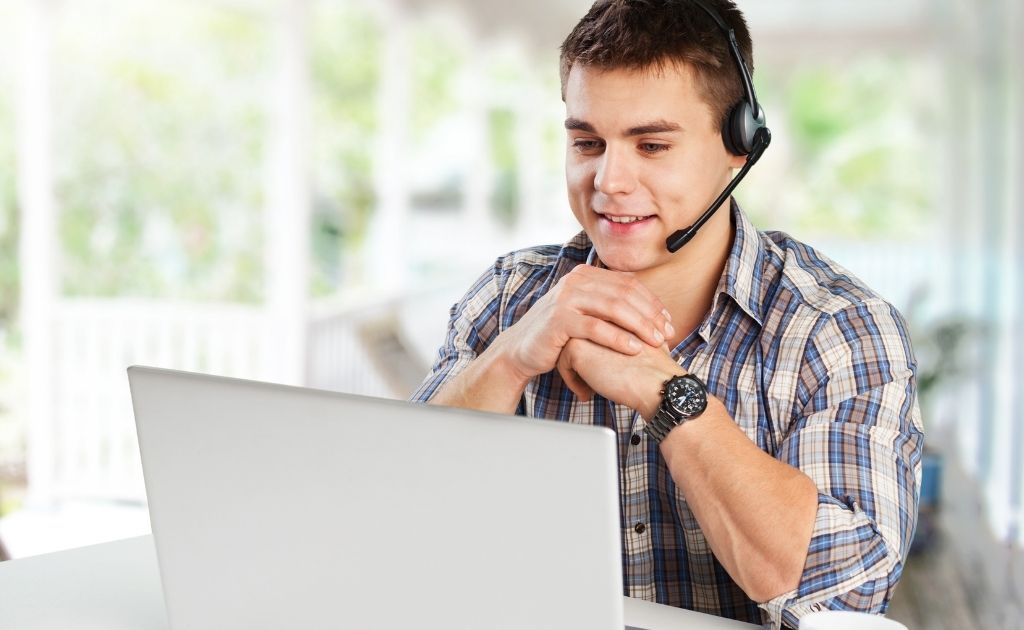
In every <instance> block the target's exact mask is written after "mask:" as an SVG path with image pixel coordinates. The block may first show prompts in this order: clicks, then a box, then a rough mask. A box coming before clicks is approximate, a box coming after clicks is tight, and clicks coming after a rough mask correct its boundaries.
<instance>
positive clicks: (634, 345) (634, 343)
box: [629, 337, 640, 350]
mask: <svg viewBox="0 0 1024 630" xmlns="http://www.w3.org/2000/svg"><path fill="white" fill-rule="evenodd" d="M629 347H630V349H631V350H639V349H640V340H639V339H637V338H636V337H630V338H629Z"/></svg>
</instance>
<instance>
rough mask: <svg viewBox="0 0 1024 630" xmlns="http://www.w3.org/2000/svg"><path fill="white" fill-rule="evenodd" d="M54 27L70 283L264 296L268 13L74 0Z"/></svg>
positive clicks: (155, 292)
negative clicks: (263, 248) (263, 234)
mask: <svg viewBox="0 0 1024 630" xmlns="http://www.w3.org/2000/svg"><path fill="white" fill-rule="evenodd" d="M54 33H55V38H54V39H55V44H54V54H53V108H54V117H55V130H54V136H55V137H54V164H55V179H56V182H55V187H56V200H57V207H58V209H59V212H60V216H59V230H60V253H61V256H62V261H61V262H60V266H59V270H60V271H59V273H60V280H61V286H62V290H63V292H64V293H65V294H68V295H92V296H110V295H131V296H142V297H157V296H159V297H162V298H181V299H199V300H224V299H227V300H240V301H257V300H259V299H260V298H261V297H262V283H263V279H262V266H263V263H262V212H263V197H264V190H263V183H262V182H263V178H262V173H263V171H264V160H263V147H264V137H265V135H266V134H265V128H266V124H267V112H266V102H267V97H268V94H269V82H268V68H270V67H271V64H270V63H269V62H270V59H269V55H270V52H271V51H270V45H269V39H270V33H269V27H268V20H267V18H266V16H265V15H264V14H263V13H261V12H259V11H257V10H256V9H250V8H246V5H241V4H240V5H239V7H238V8H235V7H232V6H228V5H224V6H218V5H214V4H210V3H205V2H199V1H188V2H147V3H139V2H133V1H132V0H94V1H90V2H66V3H61V4H59V5H58V11H57V12H56V23H55V24H54Z"/></svg>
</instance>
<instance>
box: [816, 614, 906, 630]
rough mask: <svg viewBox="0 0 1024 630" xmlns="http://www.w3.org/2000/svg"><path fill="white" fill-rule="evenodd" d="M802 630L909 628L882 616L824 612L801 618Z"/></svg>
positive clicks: (889, 629)
mask: <svg viewBox="0 0 1024 630" xmlns="http://www.w3.org/2000/svg"><path fill="white" fill-rule="evenodd" d="M800 630H907V627H906V626H905V625H903V624H902V623H900V622H898V621H893V620H892V619H886V618H885V617H883V616H881V615H869V614H867V613H859V612H849V611H845V610H823V611H820V612H814V613H811V614H809V615H804V616H803V617H801V618H800Z"/></svg>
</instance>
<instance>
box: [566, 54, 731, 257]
mask: <svg viewBox="0 0 1024 630" xmlns="http://www.w3.org/2000/svg"><path fill="white" fill-rule="evenodd" d="M565 109H566V135H567V140H566V160H565V176H566V183H567V184H568V191H569V204H570V206H571V207H572V211H573V214H575V215H576V219H577V220H578V221H579V222H580V224H581V225H582V226H583V228H584V229H585V230H586V231H587V234H588V235H589V236H590V238H591V240H592V241H593V242H594V246H595V247H596V248H597V255H598V256H599V257H600V259H601V262H602V263H604V265H605V266H606V267H608V268H610V269H615V270H619V271H645V270H652V269H655V268H658V267H661V266H663V265H666V264H667V263H669V262H670V261H672V260H673V258H672V254H670V253H669V252H668V251H667V250H666V249H665V239H666V238H668V236H669V235H670V234H672V232H674V231H676V230H678V229H681V228H684V227H687V226H689V225H690V224H692V223H693V222H694V221H695V220H696V219H697V217H698V216H700V214H701V213H702V212H703V211H704V210H706V209H707V207H708V206H709V205H710V204H711V202H712V201H714V198H715V197H716V196H717V195H718V194H719V193H720V192H721V191H722V189H723V188H724V187H725V186H726V184H727V183H728V181H729V178H730V177H731V175H732V173H731V169H732V168H736V167H739V166H741V165H742V164H743V158H738V157H736V156H733V155H731V154H730V153H729V152H728V151H726V149H725V147H724V145H723V144H722V138H721V135H720V134H719V133H717V132H716V131H715V125H714V124H713V123H712V119H711V118H712V117H711V109H710V107H709V106H708V105H707V104H706V103H705V102H704V101H703V100H702V99H701V97H700V96H699V94H698V91H697V88H696V86H695V84H694V82H693V79H692V77H691V74H690V72H689V71H688V70H687V69H685V68H684V67H682V66H675V65H672V64H668V65H666V66H665V68H664V69H663V70H662V71H656V70H650V71H638V70H601V69H597V68H590V67H586V66H580V65H575V66H573V68H572V70H571V71H570V72H569V77H568V79H567V81H566V87H565ZM638 218H639V220H637V219H638ZM710 227H711V226H710V225H709V226H706V227H705V228H704V231H707V230H708V228H710ZM698 238H700V235H698Z"/></svg>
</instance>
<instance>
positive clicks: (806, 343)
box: [413, 203, 924, 628]
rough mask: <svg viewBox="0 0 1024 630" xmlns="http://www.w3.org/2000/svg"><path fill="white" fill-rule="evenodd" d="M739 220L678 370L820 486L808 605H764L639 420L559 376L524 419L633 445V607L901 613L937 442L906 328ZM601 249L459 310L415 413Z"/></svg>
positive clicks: (484, 289)
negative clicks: (929, 430) (924, 461)
mask: <svg viewBox="0 0 1024 630" xmlns="http://www.w3.org/2000/svg"><path fill="white" fill-rule="evenodd" d="M732 218H733V225H734V226H735V238H734V240H733V245H732V249H731V252H730V254H729V258H728V261H727V263H726V266H725V270H724V273H723V274H722V278H721V280H720V282H719V285H718V290H717V292H716V295H715V298H714V301H713V303H712V306H711V310H710V311H709V312H708V314H707V316H706V317H705V319H704V321H703V323H702V324H701V325H700V327H699V328H698V329H697V330H695V331H693V332H692V333H691V334H690V335H689V336H688V337H687V338H686V339H684V340H683V341H682V342H681V343H680V344H679V346H678V347H676V348H675V349H674V350H673V352H672V355H673V357H674V358H675V359H676V360H677V362H678V363H679V364H680V365H681V366H683V367H684V368H685V369H687V370H688V371H690V372H692V373H694V374H696V375H697V376H699V377H700V378H701V379H702V380H703V381H704V382H705V383H707V386H708V391H709V392H710V393H711V394H712V395H714V396H716V397H717V398H719V399H720V400H721V401H722V402H723V403H725V406H726V408H727V409H728V410H729V414H730V415H731V416H732V418H733V419H734V420H735V422H736V424H738V425H739V426H740V428H742V429H743V431H744V432H745V433H746V434H747V436H748V437H749V438H750V439H751V441H753V442H754V443H755V444H757V445H758V447H760V448H761V449H762V450H763V451H765V452H766V453H768V454H769V455H771V456H772V457H775V458H776V459H778V460H780V461H783V462H785V463H787V464H789V465H791V466H794V467H796V468H799V469H800V470H802V471H803V472H804V473H806V474H807V475H808V476H809V477H810V478H811V479H813V480H814V482H815V483H816V484H817V486H818V492H819V494H818V512H817V518H816V520H815V524H814V531H813V534H812V537H811V544H810V548H809V549H808V553H807V562H806V564H805V565H804V572H803V576H802V578H801V580H800V585H799V587H797V589H796V590H794V591H791V592H789V593H785V594H783V595H781V596H779V597H776V598H775V599H772V600H770V601H768V602H764V603H757V602H754V601H752V600H751V599H750V598H749V597H747V595H746V594H745V593H744V592H743V591H742V590H741V589H740V588H739V586H737V585H736V583H735V582H734V581H733V580H732V579H731V578H730V577H729V575H728V574H727V573H726V572H725V569H723V568H722V565H721V564H719V562H718V560H717V559H715V557H714V555H713V554H712V552H711V548H710V547H709V546H708V542H707V540H706V539H705V537H704V534H703V533H702V532H701V530H700V527H699V525H698V524H697V520H696V519H695V518H694V515H693V512H692V510H691V509H690V506H689V505H687V502H686V498H685V497H684V496H683V494H682V492H681V491H680V490H679V488H678V487H677V486H676V484H675V483H674V482H673V480H672V477H671V476H670V475H669V472H668V468H667V467H666V466H665V461H664V459H663V458H662V457H661V455H660V453H659V451H658V445H657V444H655V443H654V442H653V441H652V440H650V439H648V438H647V436H646V434H645V433H644V431H643V426H644V420H643V418H641V417H640V415H639V414H638V413H637V412H636V411H634V410H633V409H629V408H627V407H624V406H622V405H618V404H615V403H613V402H611V401H609V400H607V399H605V398H602V397H600V396H596V397H595V398H594V399H593V400H592V401H591V402H582V401H580V400H578V399H577V398H576V397H575V396H574V395H573V394H572V392H571V391H569V389H568V387H566V386H565V385H564V384H563V383H562V381H561V379H560V377H559V376H558V374H557V372H550V373H547V374H543V375H540V376H538V377H536V378H534V379H533V380H532V381H531V382H530V384H529V385H528V387H527V388H526V391H525V392H524V393H523V396H522V399H521V401H520V403H519V409H518V413H519V414H521V415H529V416H535V417H542V418H551V419H554V420H561V421H565V422H577V423H581V424H595V425H600V426H604V427H608V428H610V429H612V430H614V431H615V432H616V434H617V435H618V455H619V465H620V469H619V478H620V484H621V485H620V487H621V501H622V503H621V514H622V523H621V525H622V545H623V547H622V560H623V571H624V575H623V582H624V590H625V594H626V595H628V596H631V597H638V598H641V599H646V600H650V601H656V602H659V603H662V604H668V605H671V606H678V607H681V608H688V609H691V610H697V611H700V612H704V613H710V614H714V615H720V616H724V617H731V618H734V619H740V620H744V621H749V622H753V623H761V624H765V625H766V626H767V627H772V628H778V627H780V625H781V624H783V623H784V624H786V625H788V626H791V627H794V628H795V627H796V626H797V625H798V619H799V618H800V616H802V615H803V614H805V613H807V612H811V611H815V610H822V609H841V610H861V611H870V612H884V611H885V609H886V607H887V606H888V602H889V598H890V597H891V595H892V592H893V588H894V587H895V585H896V582H897V581H898V580H899V577H900V574H901V573H902V568H903V562H904V560H905V559H906V557H907V551H908V549H909V546H910V542H911V537H912V536H913V533H914V525H915V522H916V520H917V500H918V488H919V486H920V483H919V482H920V470H921V468H920V459H921V449H922V446H923V441H924V436H923V433H922V426H921V417H920V412H919V410H918V406H917V393H916V382H915V372H916V365H915V361H914V356H913V352H912V350H911V347H910V340H909V336H908V334H907V329H906V324H905V322H904V321H903V318H902V317H901V316H900V314H899V313H898V312H897V311H896V309H895V308H893V307H892V306H891V305H890V304H888V303H887V302H886V301H885V300H883V299H882V298H880V297H879V296H878V295H876V294H875V293H873V292H872V291H871V290H870V289H868V288H867V287H865V286H864V285H863V283H861V282H860V281H859V280H858V279H857V278H855V277H854V276H852V275H851V274H850V273H849V272H848V271H846V270H845V269H843V268H842V267H840V266H839V265H837V264H836V263H835V262H833V261H831V260H829V259H828V258H826V257H824V256H822V255H821V254H819V253H818V252H817V251H815V250H814V249H812V248H810V247H808V246H807V245H804V244H802V243H800V242H798V241H796V240H794V239H793V238H791V237H790V236H788V235H786V234H783V233H779V232H758V231H757V230H756V229H755V228H754V227H753V225H752V224H751V223H750V221H749V219H748V218H747V217H746V215H745V214H744V213H743V212H742V210H740V208H739V206H738V205H736V204H735V203H733V204H732ZM592 250H593V247H592V245H591V242H590V240H589V239H588V238H587V236H586V234H584V233H581V234H579V235H578V236H576V237H575V238H574V239H572V240H571V241H569V242H568V243H566V244H565V245H562V246H560V247H559V246H546V247H535V248H531V249H525V250H520V251H517V252H513V253H511V254H508V255H507V256H503V257H501V258H499V259H498V260H497V262H496V263H495V265H494V267H493V268H492V269H489V270H488V271H487V272H486V273H485V274H484V275H483V276H482V277H481V278H480V279H479V280H478V281H477V282H476V283H475V284H474V285H473V287H472V288H471V289H470V290H469V292H468V293H467V294H466V296H465V297H464V298H463V299H462V300H461V301H460V302H459V303H458V304H456V305H455V306H453V307H452V311H451V321H450V324H449V328H448V335H447V339H446V340H445V342H444V345H443V346H442V347H441V350H440V353H439V356H438V359H437V362H436V363H435V364H434V366H433V368H432V370H431V372H430V374H429V376H428V377H427V378H426V380H425V381H424V382H423V384H422V385H421V386H420V389H419V390H418V391H417V392H416V393H415V394H414V395H413V399H414V400H419V401H426V400H429V399H430V398H431V397H432V396H433V395H434V393H435V392H436V391H437V390H438V388H439V387H440V386H441V385H442V384H443V383H445V382H446V381H447V380H449V379H451V378H452V377H453V376H455V375H456V374H458V373H459V372H460V371H461V370H462V369H464V368H465V367H466V366H467V365H469V363H470V362H472V361H473V359H474V358H475V357H477V356H478V355H480V354H481V353H482V352H483V351H484V350H485V349H486V348H487V347H488V346H489V345H490V344H491V343H492V342H493V341H494V339H495V338H496V337H497V336H498V335H499V334H501V332H502V331H504V330H506V329H508V328H509V327H510V326H512V325H513V324H515V323H516V322H517V321H519V319H520V318H521V317H522V316H523V315H524V314H525V313H526V312H527V311H528V310H529V309H530V307H531V306H533V304H534V303H535V302H536V301H537V300H538V299H539V298H540V297H541V296H543V295H544V294H545V293H546V292H547V291H548V290H550V289H551V287H553V286H554V285H555V283H557V282H558V280H559V279H560V278H562V277H563V276H565V274H567V273H569V271H570V270H571V269H572V268H573V267H575V266H576V265H582V264H587V263H588V261H590V260H592V258H593V253H592ZM723 465H724V464H723ZM780 507H782V508H783V509H784V506H780ZM638 523H642V524H645V526H644V527H637V524H638Z"/></svg>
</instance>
